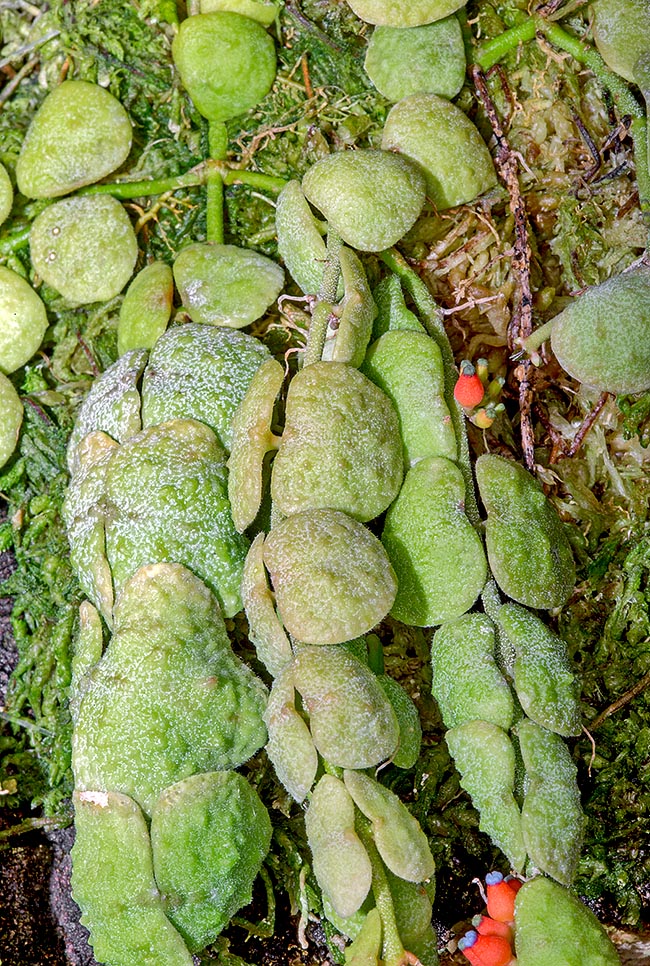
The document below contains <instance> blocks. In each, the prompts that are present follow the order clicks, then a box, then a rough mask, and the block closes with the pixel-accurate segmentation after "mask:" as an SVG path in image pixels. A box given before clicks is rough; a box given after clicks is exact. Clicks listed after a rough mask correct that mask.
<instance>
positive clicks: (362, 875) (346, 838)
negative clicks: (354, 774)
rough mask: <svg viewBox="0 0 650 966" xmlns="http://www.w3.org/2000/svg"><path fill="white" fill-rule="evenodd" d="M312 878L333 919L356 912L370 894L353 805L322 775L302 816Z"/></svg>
mask: <svg viewBox="0 0 650 966" xmlns="http://www.w3.org/2000/svg"><path fill="white" fill-rule="evenodd" d="M305 829H306V832H307V840H308V842H309V847H310V849H311V852H312V857H313V868H314V875H315V876H316V879H317V881H318V884H319V886H320V887H321V889H322V891H323V892H324V893H325V895H326V896H327V897H328V899H329V901H330V902H331V904H332V906H333V907H334V911H335V912H336V914H337V915H339V916H342V917H343V918H347V917H348V916H353V915H354V914H355V912H357V911H358V910H359V909H360V908H361V905H362V903H363V901H364V899H365V898H366V896H367V895H368V892H369V891H370V885H371V882H372V868H371V865H370V859H369V858H368V853H367V852H366V850H365V847H364V846H363V844H362V842H361V839H360V838H359V836H358V835H357V833H356V831H355V828H354V802H353V801H352V798H351V797H350V793H349V792H348V791H347V789H346V787H345V785H344V784H343V782H342V781H339V779H338V778H334V776H333V775H323V777H322V778H321V779H320V781H319V782H318V784H317V785H316V788H315V789H314V791H313V794H312V796H311V800H310V802H309V808H308V809H307V811H306V812H305Z"/></svg>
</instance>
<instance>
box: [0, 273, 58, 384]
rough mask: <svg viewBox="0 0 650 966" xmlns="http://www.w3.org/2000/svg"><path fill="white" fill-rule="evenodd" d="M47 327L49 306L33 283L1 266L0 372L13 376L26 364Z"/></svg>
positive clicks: (37, 346)
mask: <svg viewBox="0 0 650 966" xmlns="http://www.w3.org/2000/svg"><path fill="white" fill-rule="evenodd" d="M46 329H47V313H46V311H45V306H44V305H43V302H42V301H41V299H40V298H39V296H38V295H37V294H36V292H35V291H34V289H33V288H32V287H31V285H30V284H29V282H26V281H25V279H24V278H22V276H20V275H18V274H17V272H13V271H12V270H11V269H10V268H5V266H4V265H0V372H2V373H4V374H5V375H10V374H11V373H12V372H15V371H16V369H20V367H21V366H24V365H25V363H26V362H28V361H29V360H30V359H31V357H32V356H33V355H34V353H35V352H36V350H37V349H38V348H39V346H40V344H41V342H42V341H43V336H44V335H45V331H46Z"/></svg>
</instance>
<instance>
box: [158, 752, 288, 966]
mask: <svg viewBox="0 0 650 966" xmlns="http://www.w3.org/2000/svg"><path fill="white" fill-rule="evenodd" d="M270 843H271V821H270V819H269V816H268V812H267V810H266V808H265V807H264V805H263V804H262V802H261V801H260V797H259V795H258V794H257V792H256V791H255V790H254V789H253V788H252V787H251V785H249V783H248V782H247V781H246V779H245V778H244V777H243V776H242V775H239V774H237V772H234V771H218V772H207V773H203V774H198V775H192V776H191V777H189V778H185V779H183V780H182V781H180V782H177V783H176V784H175V785H171V786H170V787H169V788H166V789H165V790H164V792H163V793H162V794H161V796H160V798H159V799H158V801H157V802H156V805H155V807H154V810H153V814H152V816H151V845H152V849H153V863H154V872H155V876H156V884H157V886H158V889H159V890H160V892H161V893H162V896H163V903H164V907H165V910H166V912H167V915H168V916H169V919H170V920H171V922H172V923H173V924H174V925H175V926H176V928H177V929H178V931H179V932H180V934H181V935H182V936H183V938H184V939H185V941H186V943H187V946H188V949H190V951H192V952H196V951H197V950H200V949H203V948H204V947H205V946H207V945H208V944H209V943H211V942H212V941H213V940H214V939H215V938H216V937H217V936H218V934H219V933H220V932H221V930H222V929H223V928H224V927H225V926H227V925H228V922H229V921H230V919H231V918H232V916H234V914H235V913H236V912H237V911H238V910H239V909H241V907H242V906H245V905H247V904H248V903H249V902H250V901H251V899H252V887H253V882H254V880H255V878H256V876H257V874H258V872H259V871H260V868H261V866H262V862H263V860H264V858H265V857H266V854H267V852H268V850H269V845H270Z"/></svg>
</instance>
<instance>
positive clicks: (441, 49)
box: [364, 16, 465, 101]
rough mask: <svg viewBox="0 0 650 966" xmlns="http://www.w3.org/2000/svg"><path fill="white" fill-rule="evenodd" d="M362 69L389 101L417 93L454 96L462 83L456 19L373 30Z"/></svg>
mask: <svg viewBox="0 0 650 966" xmlns="http://www.w3.org/2000/svg"><path fill="white" fill-rule="evenodd" d="M364 66H365V68H366V73H367V75H368V77H369V78H370V80H371V81H372V83H373V84H374V85H375V87H376V88H377V90H378V91H379V92H380V94H383V95H384V97H386V98H388V100H389V101H400V100H402V98H404V97H408V96H409V95H410V94H421V93H429V94H438V95H439V96H440V97H448V98H452V97H455V96H456V94H458V92H459V90H460V89H461V87H462V86H463V82H464V80H465V47H464V45H463V35H462V31H461V29H460V23H459V20H458V18H457V17H454V16H451V17H445V19H444V20H436V21H435V22H434V23H430V24H424V25H423V26H421V27H411V28H409V29H407V30H404V28H399V27H397V28H396V27H376V28H375V29H374V30H373V33H372V37H371V38H370V43H369V44H368V50H367V52H366V59H365V65H364Z"/></svg>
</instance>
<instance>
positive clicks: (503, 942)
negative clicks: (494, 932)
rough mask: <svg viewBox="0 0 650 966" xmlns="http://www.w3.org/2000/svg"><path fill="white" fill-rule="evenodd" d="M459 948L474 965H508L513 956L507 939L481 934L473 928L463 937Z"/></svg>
mask: <svg viewBox="0 0 650 966" xmlns="http://www.w3.org/2000/svg"><path fill="white" fill-rule="evenodd" d="M458 948H459V949H460V950H461V951H462V953H463V955H464V956H465V957H466V958H467V959H468V960H469V961H470V963H471V964H472V966H508V964H509V963H511V962H512V958H513V955H512V949H511V947H510V943H509V942H508V940H507V939H504V938H503V937H502V936H485V935H480V934H479V933H477V932H476V931H475V930H473V929H472V930H471V931H470V932H468V933H467V934H466V935H465V936H464V938H463V939H461V941H460V942H459V943H458Z"/></svg>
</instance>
